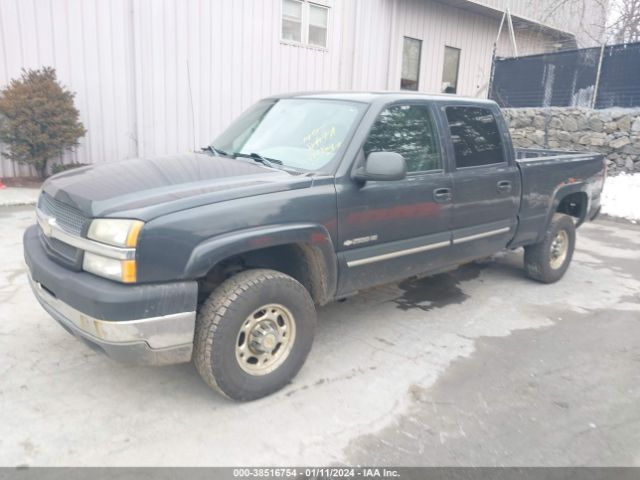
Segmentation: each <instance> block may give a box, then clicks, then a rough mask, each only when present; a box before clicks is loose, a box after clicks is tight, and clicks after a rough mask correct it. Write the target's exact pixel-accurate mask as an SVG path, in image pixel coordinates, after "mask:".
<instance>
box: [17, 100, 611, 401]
mask: <svg viewBox="0 0 640 480" xmlns="http://www.w3.org/2000/svg"><path fill="white" fill-rule="evenodd" d="M605 175H606V171H605V162H604V159H603V157H602V156H601V155H598V154H585V153H563V152H555V151H545V150H514V148H513V146H512V143H511V138H510V136H509V132H508V129H507V125H506V124H505V121H504V119H503V117H502V115H501V112H500V109H499V108H498V106H497V105H496V104H495V103H493V102H491V101H486V100H478V99H468V98H461V97H456V96H452V95H444V96H435V95H421V94H406V93H306V94H295V95H287V96H277V97H272V98H268V99H265V100H262V101H260V102H258V103H257V104H256V105H254V106H253V107H251V108H250V109H249V110H248V111H246V112H245V113H243V114H242V115H241V116H240V117H239V118H238V119H237V120H236V121H235V122H234V123H233V124H232V125H231V126H230V127H229V128H228V129H227V130H226V131H224V132H223V133H222V134H221V135H220V136H219V137H218V138H217V139H216V140H215V141H214V142H213V143H212V144H211V145H210V146H207V147H206V148H204V149H203V150H202V151H201V152H195V153H189V154H182V155H175V156H168V157H164V158H157V159H134V160H125V161H121V162H114V163H107V164H102V165H96V166H91V167H84V168H79V169H76V170H71V171H67V172H64V173H60V174H58V175H54V176H53V177H51V178H50V179H48V180H47V181H46V182H45V183H44V185H43V187H42V192H41V195H40V198H39V201H38V206H37V225H34V226H32V227H30V228H28V229H27V231H26V232H25V234H24V254H25V259H26V263H27V265H28V269H29V277H30V282H31V286H32V288H33V291H34V293H35V295H36V298H37V299H38V300H39V302H40V303H41V304H42V306H43V307H44V309H45V310H46V311H47V312H48V313H49V314H50V315H51V316H52V317H53V318H54V319H56V320H57V321H58V322H59V323H60V324H61V325H62V326H63V327H64V328H65V329H67V330H68V331H69V332H70V333H72V334H73V335H75V336H77V337H78V338H80V339H82V340H84V341H86V342H87V343H88V344H90V345H91V346H93V347H95V348H97V349H100V350H102V351H104V352H105V353H107V354H108V355H109V356H111V357H114V358H115V359H118V360H123V361H134V362H142V363H150V364H171V363H179V362H189V361H191V360H193V361H194V363H195V365H196V367H197V369H198V371H199V372H200V374H201V376H202V378H203V379H204V380H205V381H206V382H207V383H208V384H209V385H210V386H211V387H213V388H215V389H217V390H218V391H220V392H221V393H223V394H224V395H226V396H228V397H230V398H233V399H237V400H251V399H255V398H259V397H262V396H265V395H267V394H270V393H272V392H274V391H276V390H278V389H280V388H281V387H283V386H284V385H286V384H287V383H288V382H290V381H291V379H292V378H293V377H294V376H295V374H296V373H297V372H298V370H299V369H300V368H301V366H302V364H303V363H304V360H305V358H306V357H307V354H308V353H309V350H310V348H311V344H312V341H313V336H314V328H315V318H316V313H315V307H316V306H317V305H323V304H326V303H327V302H330V301H332V300H335V299H341V298H345V297H347V296H349V295H352V294H354V293H355V292H357V291H359V290H362V289H366V288H369V287H372V286H375V285H379V284H384V283H387V282H395V281H398V280H401V279H406V278H410V277H414V276H424V275H430V274H433V273H437V272H442V271H446V270H448V269H453V268H456V266H458V265H461V264H464V263H466V262H471V261H473V260H474V259H478V258H484V257H487V256H489V255H491V254H494V253H495V252H498V251H500V250H503V249H516V248H519V247H524V270H525V272H526V275H527V276H529V277H531V278H532V279H534V280H538V281H541V282H545V283H551V282H555V281H557V280H559V279H560V278H561V277H562V276H563V274H564V273H565V271H566V270H567V268H568V267H569V263H570V261H571V257H572V253H573V249H574V246H575V241H576V237H575V229H576V227H578V226H579V225H580V224H581V223H583V222H584V221H586V220H591V219H593V218H594V217H595V216H596V215H597V214H598V212H599V209H600V194H601V191H602V187H603V184H604V181H605Z"/></svg>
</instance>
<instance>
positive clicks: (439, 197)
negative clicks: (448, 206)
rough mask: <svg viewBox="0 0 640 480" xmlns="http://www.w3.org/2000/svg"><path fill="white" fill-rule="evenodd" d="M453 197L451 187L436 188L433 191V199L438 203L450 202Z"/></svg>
mask: <svg viewBox="0 0 640 480" xmlns="http://www.w3.org/2000/svg"><path fill="white" fill-rule="evenodd" d="M451 198H452V195H451V189H450V188H436V189H435V190H434V191H433V199H434V200H435V201H436V202H438V203H446V202H450V201H451Z"/></svg>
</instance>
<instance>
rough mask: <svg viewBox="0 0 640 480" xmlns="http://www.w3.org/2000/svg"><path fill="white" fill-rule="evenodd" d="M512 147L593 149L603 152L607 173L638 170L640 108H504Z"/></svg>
mask: <svg viewBox="0 0 640 480" xmlns="http://www.w3.org/2000/svg"><path fill="white" fill-rule="evenodd" d="M503 112H504V115H505V118H506V120H507V123H508V124H509V130H510V131H511V136H512V137H513V143H514V145H515V146H516V147H522V148H550V149H552V150H553V149H558V150H576V151H594V152H599V153H603V154H605V155H606V156H607V160H608V165H609V174H610V175H615V174H616V173H620V172H627V173H632V172H640V108H637V109H608V110H591V109H587V108H572V107H571V108H561V107H551V108H544V109H543V108H507V109H504V110H503Z"/></svg>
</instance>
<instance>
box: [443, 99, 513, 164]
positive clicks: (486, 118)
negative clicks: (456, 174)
mask: <svg viewBox="0 0 640 480" xmlns="http://www.w3.org/2000/svg"><path fill="white" fill-rule="evenodd" d="M446 113H447V121H448V122H449V130H450V132H451V141H452V142H453V148H454V150H455V155H456V168H464V167H477V166H481V165H491V164H494V163H503V162H505V158H504V149H503V148H502V135H501V134H500V130H499V129H498V123H497V122H496V119H495V117H494V116H493V113H492V112H491V110H488V109H486V108H480V107H447V108H446Z"/></svg>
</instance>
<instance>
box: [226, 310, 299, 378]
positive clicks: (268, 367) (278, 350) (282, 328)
mask: <svg viewBox="0 0 640 480" xmlns="http://www.w3.org/2000/svg"><path fill="white" fill-rule="evenodd" d="M295 338H296V323H295V320H294V318H293V315H292V314H291V311H289V309H288V308H286V307H285V306H283V305H280V304H275V303H272V304H268V305H264V306H262V307H260V308H258V309H256V310H255V311H254V312H253V313H252V314H251V315H249V316H248V317H247V318H246V320H245V321H244V322H243V323H242V327H240V331H239V332H238V336H237V338H236V360H237V361H238V365H240V368H242V370H244V371H245V372H247V373H248V374H250V375H266V374H268V373H271V372H273V371H274V370H275V369H277V368H278V367H279V366H280V365H282V363H283V362H284V361H285V360H286V359H287V357H288V356H289V353H291V348H292V347H293V343H294V341H295Z"/></svg>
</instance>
